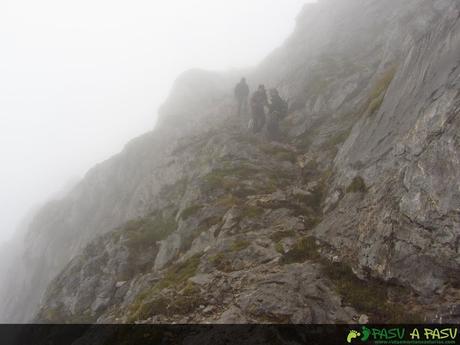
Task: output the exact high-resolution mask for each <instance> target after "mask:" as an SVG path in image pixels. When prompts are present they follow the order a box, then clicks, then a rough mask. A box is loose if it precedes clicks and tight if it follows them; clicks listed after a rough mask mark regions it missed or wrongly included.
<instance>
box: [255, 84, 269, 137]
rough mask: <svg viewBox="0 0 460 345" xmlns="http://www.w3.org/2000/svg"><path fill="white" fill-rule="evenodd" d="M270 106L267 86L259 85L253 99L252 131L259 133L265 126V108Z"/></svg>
mask: <svg viewBox="0 0 460 345" xmlns="http://www.w3.org/2000/svg"><path fill="white" fill-rule="evenodd" d="M266 106H268V100H267V92H266V91H265V86H263V85H259V88H258V89H257V91H256V92H254V93H253V95H252V97H251V110H252V121H253V126H252V130H253V132H254V133H258V132H260V131H261V130H262V128H263V127H264V125H265V107H266Z"/></svg>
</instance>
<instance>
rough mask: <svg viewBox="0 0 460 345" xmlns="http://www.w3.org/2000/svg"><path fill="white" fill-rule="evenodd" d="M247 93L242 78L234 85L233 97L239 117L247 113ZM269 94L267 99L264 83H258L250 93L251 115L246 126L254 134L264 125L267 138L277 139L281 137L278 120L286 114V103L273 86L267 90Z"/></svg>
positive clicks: (246, 87)
mask: <svg viewBox="0 0 460 345" xmlns="http://www.w3.org/2000/svg"><path fill="white" fill-rule="evenodd" d="M249 93H250V91H249V86H248V84H247V83H246V79H245V78H242V79H241V81H240V82H239V83H238V84H237V85H236V86H235V98H236V101H237V103H238V116H239V117H240V118H241V117H242V116H243V115H246V114H247V113H248V100H249ZM269 95H270V99H268V96H267V91H266V90H265V86H264V85H259V87H258V88H257V90H256V91H255V92H254V93H253V94H252V96H251V99H250V105H251V115H252V117H251V120H250V121H249V125H248V127H249V129H250V130H252V132H253V133H254V134H255V133H259V132H261V131H262V130H263V129H264V127H265V125H266V129H267V135H268V137H269V139H271V140H276V141H278V140H280V137H281V135H280V128H279V121H280V120H281V119H283V118H284V117H285V116H286V115H287V113H288V104H287V102H286V101H285V100H284V99H282V98H281V96H280V95H279V93H278V90H277V89H275V88H273V89H270V90H269ZM266 108H267V110H268V111H267V112H266V110H265V109H266Z"/></svg>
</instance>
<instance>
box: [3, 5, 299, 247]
mask: <svg viewBox="0 0 460 345" xmlns="http://www.w3.org/2000/svg"><path fill="white" fill-rule="evenodd" d="M305 2H306V1H305V0H289V1H286V0H269V1H268V0H251V1H245V0H237V1H235V0H234V1H226V0H193V1H191V0H187V1H185V0H184V1H177V0H175V1H171V0H169V1H162V2H158V1H147V0H133V1H114V0H111V1H109V0H80V1H58V0H42V1H33V0H2V2H1V3H0V47H1V48H0V49H1V51H0V157H1V169H0V181H1V186H0V210H1V217H0V242H2V241H4V240H5V239H7V238H8V237H10V236H11V235H12V233H13V231H14V229H16V228H17V226H18V224H20V222H21V220H22V219H23V218H24V216H25V214H26V213H28V212H29V211H30V210H31V209H33V208H34V207H37V206H38V205H40V204H41V203H43V202H44V201H45V200H47V199H49V198H52V197H55V196H56V195H58V194H59V193H61V194H62V193H63V192H64V191H65V190H67V189H68V188H70V187H71V186H72V185H73V184H74V183H75V181H77V180H78V179H79V178H81V177H82V176H83V175H84V173H85V172H86V171H87V170H88V169H89V168H90V167H91V166H92V165H94V164H95V163H97V162H99V161H102V160H104V159H106V158H108V157H109V156H111V155H113V154H115V153H117V152H118V151H120V150H121V149H122V147H123V145H124V144H125V143H126V142H127V141H128V140H129V139H131V138H133V137H135V136H136V135H139V134H141V133H143V132H145V131H148V130H150V129H152V128H153V126H154V124H155V120H156V111H157V108H158V107H159V106H160V105H161V102H162V101H163V100H164V99H165V97H166V95H167V94H168V92H169V90H170V88H171V86H172V83H173V81H174V79H175V78H176V77H177V75H178V74H180V73H181V72H182V71H184V70H186V69H188V68H192V67H200V68H205V69H217V70H226V69H233V68H241V67H247V66H251V65H254V64H256V63H257V62H259V61H260V60H261V59H262V58H263V57H265V56H266V55H267V54H268V53H269V52H270V51H271V50H273V48H275V47H276V46H277V45H279V44H281V43H282V41H283V39H285V38H286V37H287V35H288V34H289V32H290V31H292V29H293V27H294V24H295V17H296V15H297V14H298V13H299V11H300V9H301V7H302V6H303V4H304V3H305Z"/></svg>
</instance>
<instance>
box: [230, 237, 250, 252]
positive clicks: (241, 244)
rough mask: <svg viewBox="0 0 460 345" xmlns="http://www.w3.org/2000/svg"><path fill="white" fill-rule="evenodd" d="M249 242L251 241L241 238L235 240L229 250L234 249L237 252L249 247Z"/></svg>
mask: <svg viewBox="0 0 460 345" xmlns="http://www.w3.org/2000/svg"><path fill="white" fill-rule="evenodd" d="M250 244H251V243H250V242H249V241H246V240H242V239H240V240H236V241H235V242H233V244H232V247H231V250H232V251H234V252H239V251H241V250H243V249H246V248H247V247H249V245H250Z"/></svg>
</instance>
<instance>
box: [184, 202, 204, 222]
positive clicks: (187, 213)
mask: <svg viewBox="0 0 460 345" xmlns="http://www.w3.org/2000/svg"><path fill="white" fill-rule="evenodd" d="M202 208H203V206H202V205H192V206H190V207H187V208H186V209H184V210H183V211H182V212H181V214H180V218H181V219H182V220H187V219H188V218H190V217H191V216H193V215H195V214H196V213H197V212H198V211H200V210H201V209H202Z"/></svg>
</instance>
